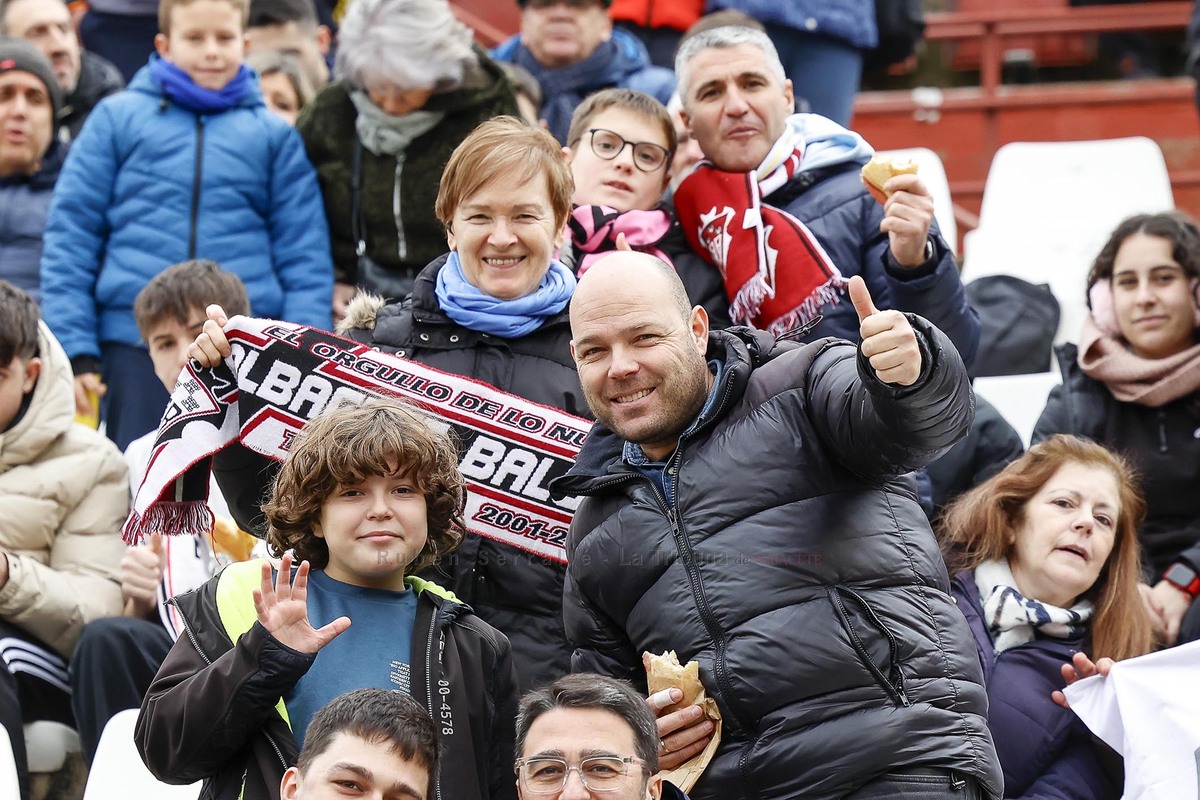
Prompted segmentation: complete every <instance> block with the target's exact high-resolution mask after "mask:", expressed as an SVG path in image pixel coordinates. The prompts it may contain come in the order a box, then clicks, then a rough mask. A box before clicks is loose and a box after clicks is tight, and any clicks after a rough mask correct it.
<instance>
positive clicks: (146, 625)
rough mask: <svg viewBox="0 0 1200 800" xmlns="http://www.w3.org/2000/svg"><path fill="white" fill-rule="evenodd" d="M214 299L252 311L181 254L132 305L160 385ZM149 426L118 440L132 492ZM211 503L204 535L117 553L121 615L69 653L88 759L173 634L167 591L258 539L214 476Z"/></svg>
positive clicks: (228, 286)
mask: <svg viewBox="0 0 1200 800" xmlns="http://www.w3.org/2000/svg"><path fill="white" fill-rule="evenodd" d="M210 303H219V304H221V306H222V307H223V308H228V309H229V313H230V314H249V313H250V301H249V299H247V297H246V288H245V286H243V285H242V281H241V279H240V278H238V276H237V275H235V274H233V273H232V272H225V271H224V270H222V269H221V268H220V266H218V265H217V264H216V263H215V262H212V261H206V260H193V261H184V262H183V263H181V264H176V265H175V266H173V267H170V268H168V269H167V270H165V271H164V272H161V273H159V274H158V275H156V276H155V277H154V278H153V279H152V280H151V281H150V283H148V284H146V286H145V288H143V289H142V290H141V291H140V292H138V296H137V299H136V300H135V301H134V303H133V316H134V318H135V319H136V320H137V325H138V332H139V333H140V334H141V337H142V341H143V342H145V343H146V345H147V346H148V347H149V349H150V361H151V363H153V365H154V374H155V375H156V376H158V379H159V381H161V382H162V385H163V387H165V388H166V390H167V392H170V391H171V390H172V389H174V388H175V382H176V381H177V380H178V379H179V374H180V373H181V372H182V371H183V367H184V364H185V363H186V362H187V349H188V345H190V344H191V343H192V340H193V339H195V338H196V335H197V334H198V333H199V332H200V327H201V326H203V324H204V319H205V316H204V309H205V307H206V306H208V305H209V304H210ZM154 436H155V431H151V432H150V433H148V434H146V435H145V436H142V437H140V438H138V439H135V440H133V441H132V442H130V443H129V446H128V447H127V448H125V463H126V464H127V465H128V467H129V490H130V493H131V494H136V493H137V490H138V487H139V486H140V485H141V483H142V478H143V477H144V476H145V474H146V467H147V466H148V465H149V463H150V457H151V454H152V453H151V451H152V449H153V447H154ZM208 505H209V508H211V509H212V511H213V515H214V516H215V518H216V527H215V529H214V530H213V532H212V533H211V534H210V535H209V536H200V535H197V536H194V537H193V536H188V537H169V538H167V539H161V538H159V537H154V538H152V539H151V540H150V541H149V542H147V543H145V544H141V545H136V546H133V547H130V548H128V549H127V550H126V551H125V553H124V556H123V557H122V558H121V607H122V611H121V616H113V617H105V618H104V619H99V620H96V621H95V622H91V623H89V624H88V625H87V626H86V627H85V628H84V630H83V634H82V635H81V636H80V637H79V643H78V645H77V646H76V648H75V655H74V657H73V658H72V659H71V666H70V674H71V708H72V710H73V711H74V713H75V720H76V723H77V726H76V727H77V729H78V731H79V740H80V746H81V749H82V751H83V756H84V759H85V760H86V761H87V763H88V765H89V766H91V763H92V758H93V757H94V756H95V753H96V746H97V745H98V744H99V743H100V734H101V733H103V731H104V726H105V725H106V724H108V721H109V720H110V719H112V717H113V716H114V715H115V714H116V713H117V712H118V711H124V710H125V709H127V708H137V707H138V706H140V705H141V704H142V698H143V697H145V695H146V689H147V688H148V687H149V686H150V681H152V680H154V674H155V673H156V672H158V668H159V667H160V666H162V662H163V659H164V658H166V657H167V652H168V651H169V650H170V649H171V645H172V644H174V642H175V639H177V638H178V637H179V635H180V634H181V633H182V632H183V625H182V622H181V621H180V619H179V615H178V613H176V612H175V610H174V608H173V607H171V606H168V605H167V603H166V600H167V598H169V597H170V596H171V595H174V594H180V593H182V592H186V591H188V590H190V589H195V588H197V587H198V586H201V585H202V584H203V583H204V582H205V581H207V580H208V579H209V578H211V577H212V576H213V575H215V574H216V573H217V571H218V570H219V569H220V567H221V566H222V565H223V564H228V563H230V562H233V561H244V560H245V559H246V558H247V557H248V556H249V554H250V550H251V548H252V547H253V545H254V542H256V541H257V540H255V539H254V538H253V537H251V536H249V535H248V534H244V533H241V532H239V531H238V530H237V525H235V524H234V523H233V521H232V515H231V514H230V513H229V509H228V508H227V507H226V505H225V501H224V499H222V497H221V493H220V490H219V489H218V488H217V486H216V481H210V486H209V492H208Z"/></svg>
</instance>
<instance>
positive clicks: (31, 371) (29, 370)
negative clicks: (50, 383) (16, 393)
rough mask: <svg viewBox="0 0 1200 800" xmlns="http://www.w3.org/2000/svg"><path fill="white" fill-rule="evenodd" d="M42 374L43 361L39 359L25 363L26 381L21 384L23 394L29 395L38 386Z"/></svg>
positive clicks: (32, 359) (35, 358)
mask: <svg viewBox="0 0 1200 800" xmlns="http://www.w3.org/2000/svg"><path fill="white" fill-rule="evenodd" d="M41 374H42V360H41V359H40V358H37V357H36V356H35V357H34V358H31V359H29V360H28V361H26V362H25V380H24V381H22V383H21V394H29V393H30V392H32V391H33V387H34V386H36V385H37V379H38V376H39V375H41Z"/></svg>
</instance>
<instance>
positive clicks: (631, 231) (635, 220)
mask: <svg viewBox="0 0 1200 800" xmlns="http://www.w3.org/2000/svg"><path fill="white" fill-rule="evenodd" d="M672 222H673V220H672V219H671V215H670V214H668V213H667V212H666V211H663V210H662V209H653V210H651V211H642V210H641V209H636V208H635V209H632V210H630V211H624V212H622V211H617V210H616V209H615V208H609V207H608V206H576V207H575V210H574V211H572V212H571V216H570V218H569V219H568V220H567V223H568V225H570V227H571V244H573V245H575V249H576V250H578V251H579V252H580V254H581V258H580V259H579V262H578V264H577V265H576V269H575V274H576V275H577V276H578V277H580V278H582V277H583V273H585V272H587V271H588V270H589V269H590V268H591V266H592V264H594V263H596V259H598V258H599V257H600V256H602V255H604V254H605V253H611V252H613V251H615V250H616V249H617V234H619V233H623V234H625V242H626V243H627V244H628V245H629V246H630V247H632V248H633V249H634V250H637V251H638V252H640V253H648V254H650V255H652V256H655V257H657V258H661V259H662V260H663V261H665V262H667V263H668V264H670V265H671V266H675V264H674V262H672V261H671V259H670V257H669V256H668V255H667V254H666V253H664V252H663V251H662V249H660V248H659V244H660V243H661V242H662V240H663V239H665V238H666V236H667V232H668V231H670V230H671V224H672Z"/></svg>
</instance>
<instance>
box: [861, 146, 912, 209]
mask: <svg viewBox="0 0 1200 800" xmlns="http://www.w3.org/2000/svg"><path fill="white" fill-rule="evenodd" d="M916 173H917V164H916V162H915V161H912V160H911V159H907V158H888V157H886V156H880V155H875V156H872V157H871V160H870V161H868V162H867V163H866V164H865V165H863V168H862V182H863V186H866V187H867V191H868V192H869V193H870V195H871V197H874V198H875V199H876V200H878V201H879V202H880V203H886V202H887V199H888V196H889V195H888V193H887V192H885V191H884V190H883V185H884V184H885V183H887V182H888V180H889V179H891V178H892V177H894V176H896V175H909V174H912V175H915V174H916Z"/></svg>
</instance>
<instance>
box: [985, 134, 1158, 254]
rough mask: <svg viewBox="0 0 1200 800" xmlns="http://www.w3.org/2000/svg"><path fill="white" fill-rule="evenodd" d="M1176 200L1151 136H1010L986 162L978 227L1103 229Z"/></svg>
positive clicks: (1106, 229) (1154, 211)
mask: <svg viewBox="0 0 1200 800" xmlns="http://www.w3.org/2000/svg"><path fill="white" fill-rule="evenodd" d="M1174 207H1175V197H1174V194H1173V193H1172V191H1171V179H1170V176H1168V175H1167V163H1166V161H1165V160H1164V159H1163V154H1162V150H1160V149H1159V147H1158V144H1156V143H1155V142H1154V140H1153V139H1148V138H1146V137H1144V136H1132V137H1128V138H1125V139H1097V140H1093V141H1082V142H1011V143H1009V144H1006V145H1004V146H1003V147H1001V148H1000V149H999V150H997V151H996V155H995V156H994V157H993V158H992V163H991V166H990V167H989V168H988V174H987V181H986V182H985V183H984V187H983V203H982V206H981V207H980V210H979V227H981V228H984V227H988V226H991V225H1000V226H1001V227H1003V228H1007V229H1011V228H1021V227H1025V226H1031V227H1045V228H1050V227H1054V226H1058V225H1062V226H1066V227H1071V228H1081V227H1082V228H1093V229H1099V230H1103V231H1104V232H1105V233H1108V232H1110V231H1111V230H1112V229H1113V228H1115V227H1116V226H1117V223H1119V222H1120V221H1121V220H1123V219H1125V218H1126V217H1128V216H1130V215H1132V214H1141V213H1150V214H1153V213H1157V212H1159V211H1169V210H1171V209H1172V208H1174ZM967 255H968V256H969V255H970V253H969V252H967Z"/></svg>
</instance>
